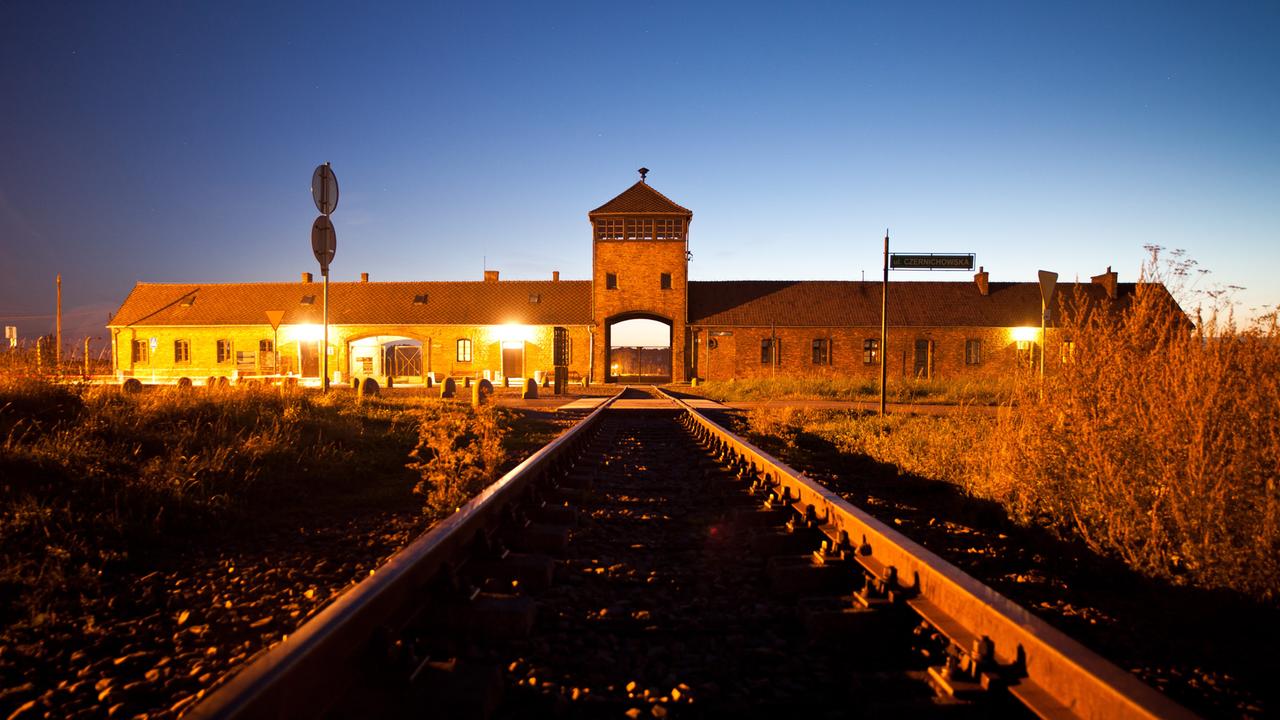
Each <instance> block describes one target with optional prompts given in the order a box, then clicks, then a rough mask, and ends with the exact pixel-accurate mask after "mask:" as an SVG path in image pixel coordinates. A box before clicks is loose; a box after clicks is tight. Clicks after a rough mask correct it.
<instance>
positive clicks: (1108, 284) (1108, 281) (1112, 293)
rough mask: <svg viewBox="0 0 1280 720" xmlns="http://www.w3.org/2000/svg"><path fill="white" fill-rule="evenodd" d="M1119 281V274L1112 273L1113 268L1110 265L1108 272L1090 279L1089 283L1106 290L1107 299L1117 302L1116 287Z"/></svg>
mask: <svg viewBox="0 0 1280 720" xmlns="http://www.w3.org/2000/svg"><path fill="white" fill-rule="evenodd" d="M1119 279H1120V276H1119V274H1118V273H1115V272H1112V270H1111V266H1110V265H1108V266H1107V271H1106V272H1104V273H1102V274H1101V275H1094V276H1093V277H1091V278H1089V282H1091V283H1093V284H1094V285H1101V286H1102V287H1104V288H1106V289H1107V297H1109V298H1111V299H1112V300H1115V299H1116V285H1117V284H1118V283H1117V281H1118V280H1119Z"/></svg>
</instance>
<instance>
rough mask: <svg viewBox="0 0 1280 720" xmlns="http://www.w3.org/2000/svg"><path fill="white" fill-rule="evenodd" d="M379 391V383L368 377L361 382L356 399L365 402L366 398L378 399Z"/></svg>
mask: <svg viewBox="0 0 1280 720" xmlns="http://www.w3.org/2000/svg"><path fill="white" fill-rule="evenodd" d="M378 390H379V388H378V381H377V380H374V379H373V378H371V377H367V378H365V379H364V380H362V381H361V382H360V389H359V390H357V391H356V398H357V399H359V400H363V399H365V398H372V397H378Z"/></svg>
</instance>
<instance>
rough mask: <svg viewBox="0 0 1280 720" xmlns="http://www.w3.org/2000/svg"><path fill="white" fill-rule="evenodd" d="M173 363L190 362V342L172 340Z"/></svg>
mask: <svg viewBox="0 0 1280 720" xmlns="http://www.w3.org/2000/svg"><path fill="white" fill-rule="evenodd" d="M173 361H174V362H175V363H189V362H191V341H190V340H174V341H173Z"/></svg>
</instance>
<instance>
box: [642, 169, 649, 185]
mask: <svg viewBox="0 0 1280 720" xmlns="http://www.w3.org/2000/svg"><path fill="white" fill-rule="evenodd" d="M648 174H649V168H647V167H642V168H640V182H644V176H645V175H648ZM646 184H647V183H646Z"/></svg>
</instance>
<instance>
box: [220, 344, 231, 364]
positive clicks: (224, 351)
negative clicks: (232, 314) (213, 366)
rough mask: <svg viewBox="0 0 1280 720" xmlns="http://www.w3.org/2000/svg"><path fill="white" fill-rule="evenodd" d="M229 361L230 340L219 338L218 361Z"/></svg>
mask: <svg viewBox="0 0 1280 720" xmlns="http://www.w3.org/2000/svg"><path fill="white" fill-rule="evenodd" d="M230 361H231V341H230V340H219V341H218V362H220V363H224V362H230Z"/></svg>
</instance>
